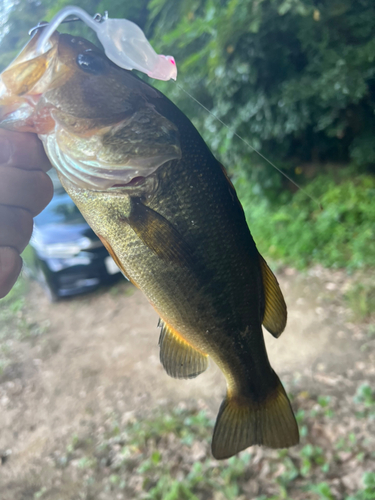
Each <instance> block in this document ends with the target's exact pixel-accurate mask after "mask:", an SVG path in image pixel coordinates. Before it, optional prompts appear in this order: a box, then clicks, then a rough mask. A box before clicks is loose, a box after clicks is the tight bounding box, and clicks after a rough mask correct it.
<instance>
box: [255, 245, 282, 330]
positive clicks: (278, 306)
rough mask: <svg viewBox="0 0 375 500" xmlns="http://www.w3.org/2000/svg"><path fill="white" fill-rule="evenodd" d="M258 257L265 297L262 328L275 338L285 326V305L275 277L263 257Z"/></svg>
mask: <svg viewBox="0 0 375 500" xmlns="http://www.w3.org/2000/svg"><path fill="white" fill-rule="evenodd" d="M259 257H260V267H261V269H262V277H263V286H264V297H265V309H264V316H263V326H264V327H265V328H266V329H267V330H268V331H269V332H270V333H271V334H272V335H273V336H274V337H276V338H277V337H279V336H280V335H281V334H282V332H283V331H284V328H285V325H286V320H287V310H286V304H285V301H284V297H283V294H282V292H281V290H280V286H279V284H278V282H277V279H276V277H275V275H274V274H273V272H272V271H271V269H270V268H269V267H268V265H267V262H266V261H265V260H264V259H263V257H262V256H261V255H259Z"/></svg>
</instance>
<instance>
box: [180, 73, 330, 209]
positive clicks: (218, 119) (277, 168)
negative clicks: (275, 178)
mask: <svg viewBox="0 0 375 500" xmlns="http://www.w3.org/2000/svg"><path fill="white" fill-rule="evenodd" d="M176 85H177V87H178V88H179V89H181V90H182V91H183V92H185V94H186V95H188V96H189V97H190V98H191V99H192V100H193V101H195V102H196V103H197V104H199V106H201V107H202V108H203V109H204V110H205V111H207V113H209V114H210V115H211V116H213V117H214V118H215V119H216V120H217V121H218V122H220V123H221V124H222V125H223V126H224V127H225V128H227V129H228V130H229V131H230V132H231V133H232V134H233V135H235V136H236V137H237V138H238V139H240V140H241V141H242V142H243V143H244V144H245V145H246V146H247V147H248V148H250V149H251V150H253V151H254V153H256V154H257V155H259V156H260V157H261V158H263V160H265V161H266V162H267V163H268V164H269V165H271V167H273V168H275V169H276V170H277V171H278V172H280V174H281V175H283V176H284V177H286V178H287V179H288V181H290V182H291V183H292V184H294V185H295V186H296V188H298V189H299V190H300V191H301V192H302V193H303V194H305V195H306V196H308V197H309V198H310V199H311V200H312V201H313V202H314V203H316V204H317V205H318V207H319V208H320V210H323V207H322V205H321V203H320V202H319V201H318V200H317V199H316V198H314V196H311V194H309V193H308V192H307V191H306V190H305V189H303V188H302V187H301V186H300V185H299V184H297V183H296V182H295V181H294V180H293V179H292V178H291V177H289V175H287V174H286V173H285V172H283V171H282V170H281V169H280V168H279V167H277V166H276V165H275V164H274V163H272V161H270V160H269V159H268V158H266V157H265V156H264V155H263V154H262V153H261V152H260V151H258V150H257V149H255V148H254V147H253V146H252V145H251V144H250V143H249V142H248V141H247V140H246V139H244V138H243V137H241V136H240V135H239V134H237V132H235V131H234V130H233V129H232V128H231V127H230V126H229V125H227V124H226V123H224V122H223V120H221V119H220V118H219V117H218V116H216V115H215V114H214V113H213V112H212V111H210V110H209V109H208V108H206V106H205V105H204V104H202V103H201V102H199V101H198V99H196V98H195V97H194V96H193V95H191V94H190V93H189V92H188V91H187V90H185V89H184V88H183V87H182V86H181V85H180V84H178V83H177V82H176Z"/></svg>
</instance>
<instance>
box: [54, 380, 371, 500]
mask: <svg viewBox="0 0 375 500" xmlns="http://www.w3.org/2000/svg"><path fill="white" fill-rule="evenodd" d="M365 385H366V384H365ZM294 404H297V405H298V406H300V410H299V411H298V414H297V417H298V422H299V426H300V428H301V427H302V426H305V427H306V429H307V433H306V434H305V436H304V437H302V438H301V444H300V446H298V447H294V448H292V449H289V450H286V449H284V450H273V451H272V450H265V449H259V448H257V447H254V448H250V449H248V450H246V451H244V452H242V453H240V454H239V455H238V456H236V457H232V458H230V459H229V460H225V461H217V460H214V459H213V458H212V456H211V453H210V447H209V442H210V440H211V436H212V427H213V421H212V420H211V418H210V415H209V414H208V413H207V411H206V410H204V411H203V410H200V411H198V410H196V409H194V408H191V409H185V408H184V409H181V408H175V409H171V408H168V407H166V408H164V409H163V408H160V409H159V410H157V411H154V412H153V413H152V416H150V418H143V419H141V420H138V419H137V418H136V417H135V416H133V417H132V418H131V419H130V420H129V421H128V423H126V424H125V425H124V424H119V423H118V421H117V419H116V418H115V416H114V415H113V416H112V417H111V418H109V419H108V420H107V421H106V423H105V424H104V425H105V426H106V429H105V430H104V431H102V432H104V434H101V433H100V432H99V433H98V432H94V433H93V432H92V429H91V431H89V434H88V435H87V436H89V437H88V438H87V437H82V436H81V437H78V436H77V435H73V436H72V438H71V441H70V444H69V445H68V448H69V451H68V454H67V456H66V457H62V456H61V455H60V454H57V457H58V461H57V463H56V465H57V466H58V467H60V468H61V467H63V468H64V477H65V478H67V477H69V470H73V474H74V477H75V478H76V474H77V473H81V474H84V475H85V476H84V477H85V481H86V482H87V484H88V485H91V486H92V489H90V488H89V489H88V490H87V494H86V497H87V498H91V497H92V498H94V497H95V498H96V496H100V493H99V492H110V495H111V496H110V497H108V498H111V497H113V498H115V497H116V496H117V494H118V493H120V492H122V494H123V496H124V497H125V498H134V499H135V500H136V499H144V500H165V499H167V500H203V499H207V498H215V499H218V500H237V499H239V498H241V499H242V498H254V499H255V498H256V499H257V500H281V499H289V498H306V499H307V498H308V499H310V500H334V499H336V498H338V497H337V480H336V478H337V477H341V476H343V475H345V474H347V473H348V469H347V457H346V458H345V455H346V456H347V455H349V456H350V457H351V461H350V467H351V469H352V468H353V467H356V468H358V470H362V471H363V472H362V473H361V476H362V481H361V483H360V482H359V480H358V482H357V483H356V485H353V487H352V488H351V489H350V491H351V492H353V491H354V492H355V493H354V494H353V496H350V497H348V496H347V495H345V492H344V491H340V494H341V496H340V498H342V499H343V500H375V498H374V484H375V474H374V473H373V472H371V464H372V460H373V455H372V456H371V450H373V444H374V440H373V437H372V434H371V432H372V431H371V429H372V427H373V423H374V421H373V420H372V419H371V416H370V415H367V416H363V415H361V414H360V413H361V411H362V410H363V409H364V408H367V407H368V405H369V404H370V405H372V404H373V395H372V394H370V393H369V390H368V388H367V386H366V387H364V385H363V384H360V385H359V387H358V390H357V395H356V396H355V397H354V398H353V399H352V401H351V404H352V406H350V407H349V408H348V401H346V400H345V398H342V397H340V398H336V397H333V396H314V397H312V396H310V395H309V394H308V393H307V392H302V393H300V395H298V396H295V398H294ZM328 413H330V415H337V421H332V416H330V415H328ZM348 415H350V418H349V419H348ZM363 418H367V419H368V420H367V422H366V424H367V426H368V429H369V431H368V436H365V435H362V434H361V433H360V434H358V433H357V434H356V433H354V432H352V431H351V432H349V429H356V428H357V426H358V423H360V422H363ZM338 421H340V426H339V427H340V428H341V430H340V431H339V434H337V427H338V426H337V422H338ZM316 429H325V432H324V439H322V435H321V433H320V432H318V434H316ZM93 436H95V438H94V440H93V439H92V437H93ZM338 436H340V438H339V439H338ZM187 437H188V439H187ZM88 440H89V441H90V443H88ZM318 442H319V444H318ZM340 454H341V455H340ZM342 456H344V459H342ZM366 467H369V469H366ZM77 471H78V472H77ZM79 471H81V472H79ZM249 487H250V488H254V487H255V488H256V491H258V492H259V496H256V493H255V494H251V495H250V493H249V491H250V490H248V488H249ZM80 488H81V486H80ZM251 491H252V490H251ZM260 493H262V494H260ZM90 495H91V496H90ZM86 497H85V498H86ZM48 498H49V497H48ZM103 498H107V496H103Z"/></svg>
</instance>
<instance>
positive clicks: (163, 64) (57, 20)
mask: <svg viewBox="0 0 375 500" xmlns="http://www.w3.org/2000/svg"><path fill="white" fill-rule="evenodd" d="M68 16H76V17H78V18H79V19H81V20H82V21H83V22H84V23H85V24H87V26H89V27H90V28H92V29H93V30H94V31H95V33H96V34H97V37H98V38H99V40H100V42H101V44H102V45H103V47H104V51H105V53H106V55H107V57H108V58H109V59H110V60H111V61H112V62H114V63H115V64H117V66H120V67H121V68H124V69H128V70H132V69H137V70H138V71H142V72H143V73H145V74H146V75H148V76H150V77H151V78H156V79H157V80H170V79H173V80H176V78H177V67H176V62H175V60H174V58H173V57H172V56H163V55H160V54H157V53H156V52H155V51H154V49H153V48H152V47H151V45H150V43H149V42H148V40H147V38H146V37H145V34H144V33H143V31H142V30H141V28H140V27H139V26H137V25H136V24H134V23H132V22H131V21H128V20H127V19H109V18H108V17H107V16H105V17H101V19H100V20H95V18H92V17H90V16H89V14H87V12H86V11H84V10H83V9H81V8H80V7H75V6H70V7H65V8H64V9H62V10H60V12H58V13H57V14H56V15H55V16H54V17H53V18H52V20H51V22H49V23H48V24H47V25H46V27H45V29H44V32H43V33H42V35H41V37H40V39H39V42H38V45H37V48H36V51H37V53H39V54H42V53H43V52H45V51H46V50H47V48H48V41H49V39H50V37H51V35H52V33H53V32H54V31H55V30H56V29H57V27H58V26H59V25H60V24H61V23H62V22H63V21H64V19H65V18H67V17H68Z"/></svg>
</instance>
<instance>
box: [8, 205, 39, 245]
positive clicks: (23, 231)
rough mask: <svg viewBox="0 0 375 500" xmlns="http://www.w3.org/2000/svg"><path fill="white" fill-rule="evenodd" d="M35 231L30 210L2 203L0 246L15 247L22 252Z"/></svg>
mask: <svg viewBox="0 0 375 500" xmlns="http://www.w3.org/2000/svg"><path fill="white" fill-rule="evenodd" d="M32 232H33V218H32V215H31V213H30V212H29V211H28V210H24V209H23V208H18V207H7V206H6V205H0V247H3V246H4V247H13V248H15V249H16V250H17V252H18V253H20V254H21V253H22V252H23V251H24V249H25V247H26V245H27V244H28V242H29V240H30V238H31V233H32Z"/></svg>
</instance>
